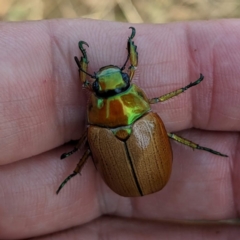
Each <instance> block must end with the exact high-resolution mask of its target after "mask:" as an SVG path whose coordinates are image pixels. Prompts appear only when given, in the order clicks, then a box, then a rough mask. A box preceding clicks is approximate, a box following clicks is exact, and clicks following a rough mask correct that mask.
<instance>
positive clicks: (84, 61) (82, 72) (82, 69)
mask: <svg viewBox="0 0 240 240" xmlns="http://www.w3.org/2000/svg"><path fill="white" fill-rule="evenodd" d="M83 44H85V45H87V46H88V44H87V43H86V42H84V41H80V42H79V43H78V47H79V49H80V51H81V53H82V57H81V60H80V61H79V59H78V57H76V56H75V57H74V60H75V62H76V64H77V66H78V71H79V76H80V79H81V81H82V82H83V87H84V88H87V89H89V90H90V89H91V84H90V83H89V82H88V81H87V79H86V76H87V71H88V63H89V62H88V58H87V52H86V49H85V48H83ZM88 47H89V46H88Z"/></svg>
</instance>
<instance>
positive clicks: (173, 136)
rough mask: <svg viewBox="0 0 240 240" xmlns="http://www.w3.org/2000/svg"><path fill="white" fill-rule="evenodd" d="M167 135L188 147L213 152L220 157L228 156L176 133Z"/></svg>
mask: <svg viewBox="0 0 240 240" xmlns="http://www.w3.org/2000/svg"><path fill="white" fill-rule="evenodd" d="M168 137H169V138H171V139H173V140H175V141H177V142H179V143H182V144H184V145H186V146H188V147H191V148H193V149H199V150H204V151H207V152H210V153H212V154H215V155H218V156H221V157H228V156H227V155H225V154H222V153H220V152H217V151H215V150H213V149H211V148H207V147H203V146H200V145H198V144H196V143H194V142H191V141H190V140H187V139H186V138H183V137H179V136H178V135H176V134H174V133H168Z"/></svg>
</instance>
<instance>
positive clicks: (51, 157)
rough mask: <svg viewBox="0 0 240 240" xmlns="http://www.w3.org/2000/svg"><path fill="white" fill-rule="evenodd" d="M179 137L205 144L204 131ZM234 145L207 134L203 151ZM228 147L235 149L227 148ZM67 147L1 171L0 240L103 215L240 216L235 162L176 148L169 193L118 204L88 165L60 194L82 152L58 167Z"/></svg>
mask: <svg viewBox="0 0 240 240" xmlns="http://www.w3.org/2000/svg"><path fill="white" fill-rule="evenodd" d="M182 135H183V136H184V137H189V138H192V139H193V140H195V138H196V139H198V140H199V139H201V138H203V134H200V133H199V131H195V132H194V131H191V132H189V133H185V134H184V133H182ZM204 136H205V135H204ZM229 138H230V139H232V141H233V142H235V141H236V139H237V138H238V137H237V136H234V135H231V136H230V134H226V133H222V134H221V135H218V136H216V135H214V134H212V133H208V134H206V141H204V144H206V145H207V146H210V147H212V146H211V142H212V143H213V142H214V143H216V145H217V146H218V145H219V147H220V146H221V144H222V141H224V142H225V143H226V142H227V141H226V139H229ZM224 147H226V149H228V148H230V146H228V145H226V144H225V145H224ZM68 148H69V146H64V147H61V148H59V149H55V150H52V151H49V152H47V153H44V154H41V155H39V156H37V157H34V158H30V159H26V160H23V161H19V162H16V163H12V164H8V165H5V166H1V167H0V183H1V184H0V189H1V191H0V206H1V208H0V214H1V218H0V230H1V231H0V238H3V239H4V238H6V236H8V237H11V238H16V237H18V238H19V237H21V238H26V237H31V236H38V235H41V234H48V233H53V232H56V231H60V230H63V229H67V228H71V227H74V226H77V225H82V224H85V223H87V222H89V221H92V220H93V219H95V218H98V217H99V216H101V215H105V214H106V215H115V216H128V217H133V218H139V219H149V220H152V219H155V220H163V219H170V220H173V221H178V220H185V221H187V220H191V221H193V220H194V221H195V220H203V219H204V220H210V221H213V220H226V219H234V218H237V217H238V215H237V212H238V209H239V207H240V206H239V204H238V203H239V202H240V201H239V200H240V199H239V196H240V194H239V188H238V186H239V180H240V179H239V174H238V169H239V166H238V165H239V164H238V161H237V159H234V158H230V159H226V158H220V157H219V156H214V155H212V154H209V153H205V152H201V151H197V150H196V151H194V152H193V151H191V149H186V148H183V147H182V146H178V145H176V146H174V148H173V149H174V152H173V155H174V163H173V171H172V175H171V178H170V180H169V183H168V184H167V186H166V187H165V188H164V189H163V190H162V191H160V192H157V193H155V194H151V195H147V196H144V197H139V198H126V197H121V196H119V195H117V194H115V193H114V192H112V191H111V190H110V189H109V188H108V187H107V186H106V184H105V183H104V182H103V180H102V179H101V178H100V176H99V174H98V173H97V174H96V169H95V168H94V166H93V164H92V161H91V160H90V159H89V160H88V162H87V163H86V164H85V166H84V169H83V170H82V172H81V175H77V176H75V177H74V178H73V179H71V180H70V181H69V182H68V183H67V184H66V185H65V186H64V188H63V189H62V190H61V192H60V193H59V194H58V195H56V190H57V188H58V186H59V185H60V183H61V182H62V181H63V179H65V178H66V176H67V175H69V174H71V173H72V171H73V169H74V168H75V166H76V164H77V161H78V159H79V158H80V156H81V154H82V153H83V152H79V153H76V154H75V155H73V156H71V158H69V159H66V160H65V161H60V160H59V155H61V153H62V152H66V151H67V150H68ZM207 155H208V157H207ZM209 209H210V210H209ZM26 224H27V225H28V229H27V230H26ZM12 226H14V228H12ZM19 234H21V235H19Z"/></svg>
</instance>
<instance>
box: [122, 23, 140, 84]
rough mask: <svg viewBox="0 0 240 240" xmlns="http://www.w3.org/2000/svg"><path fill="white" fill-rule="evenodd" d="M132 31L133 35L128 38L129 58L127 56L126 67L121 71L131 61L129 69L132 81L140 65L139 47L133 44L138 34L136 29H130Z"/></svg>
mask: <svg viewBox="0 0 240 240" xmlns="http://www.w3.org/2000/svg"><path fill="white" fill-rule="evenodd" d="M130 29H132V34H131V36H130V37H129V38H128V43H127V50H128V56H127V60H126V61H125V63H124V65H123V66H122V68H121V70H123V69H124V68H125V66H126V64H127V62H128V60H129V59H130V64H131V65H130V67H129V78H130V81H131V80H132V78H133V76H134V73H135V70H136V69H137V65H138V52H137V46H136V45H135V44H134V42H133V38H134V36H135V34H136V30H135V28H134V27H130Z"/></svg>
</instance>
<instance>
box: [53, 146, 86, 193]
mask: <svg viewBox="0 0 240 240" xmlns="http://www.w3.org/2000/svg"><path fill="white" fill-rule="evenodd" d="M90 154H91V152H90V149H87V150H86V151H85V152H84V154H83V156H82V158H81V159H80V160H79V162H78V164H77V166H76V168H75V169H74V171H73V173H72V174H70V175H69V176H68V177H67V178H66V179H65V180H64V181H63V182H62V183H61V185H60V186H59V188H58V190H57V192H56V194H58V193H59V192H60V191H61V189H62V188H63V187H64V185H65V184H66V183H67V182H68V181H69V180H70V179H71V178H73V177H74V176H76V175H77V174H78V173H80V172H81V170H82V168H83V166H84V164H85V163H86V161H87V159H88V157H89V156H90Z"/></svg>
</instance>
